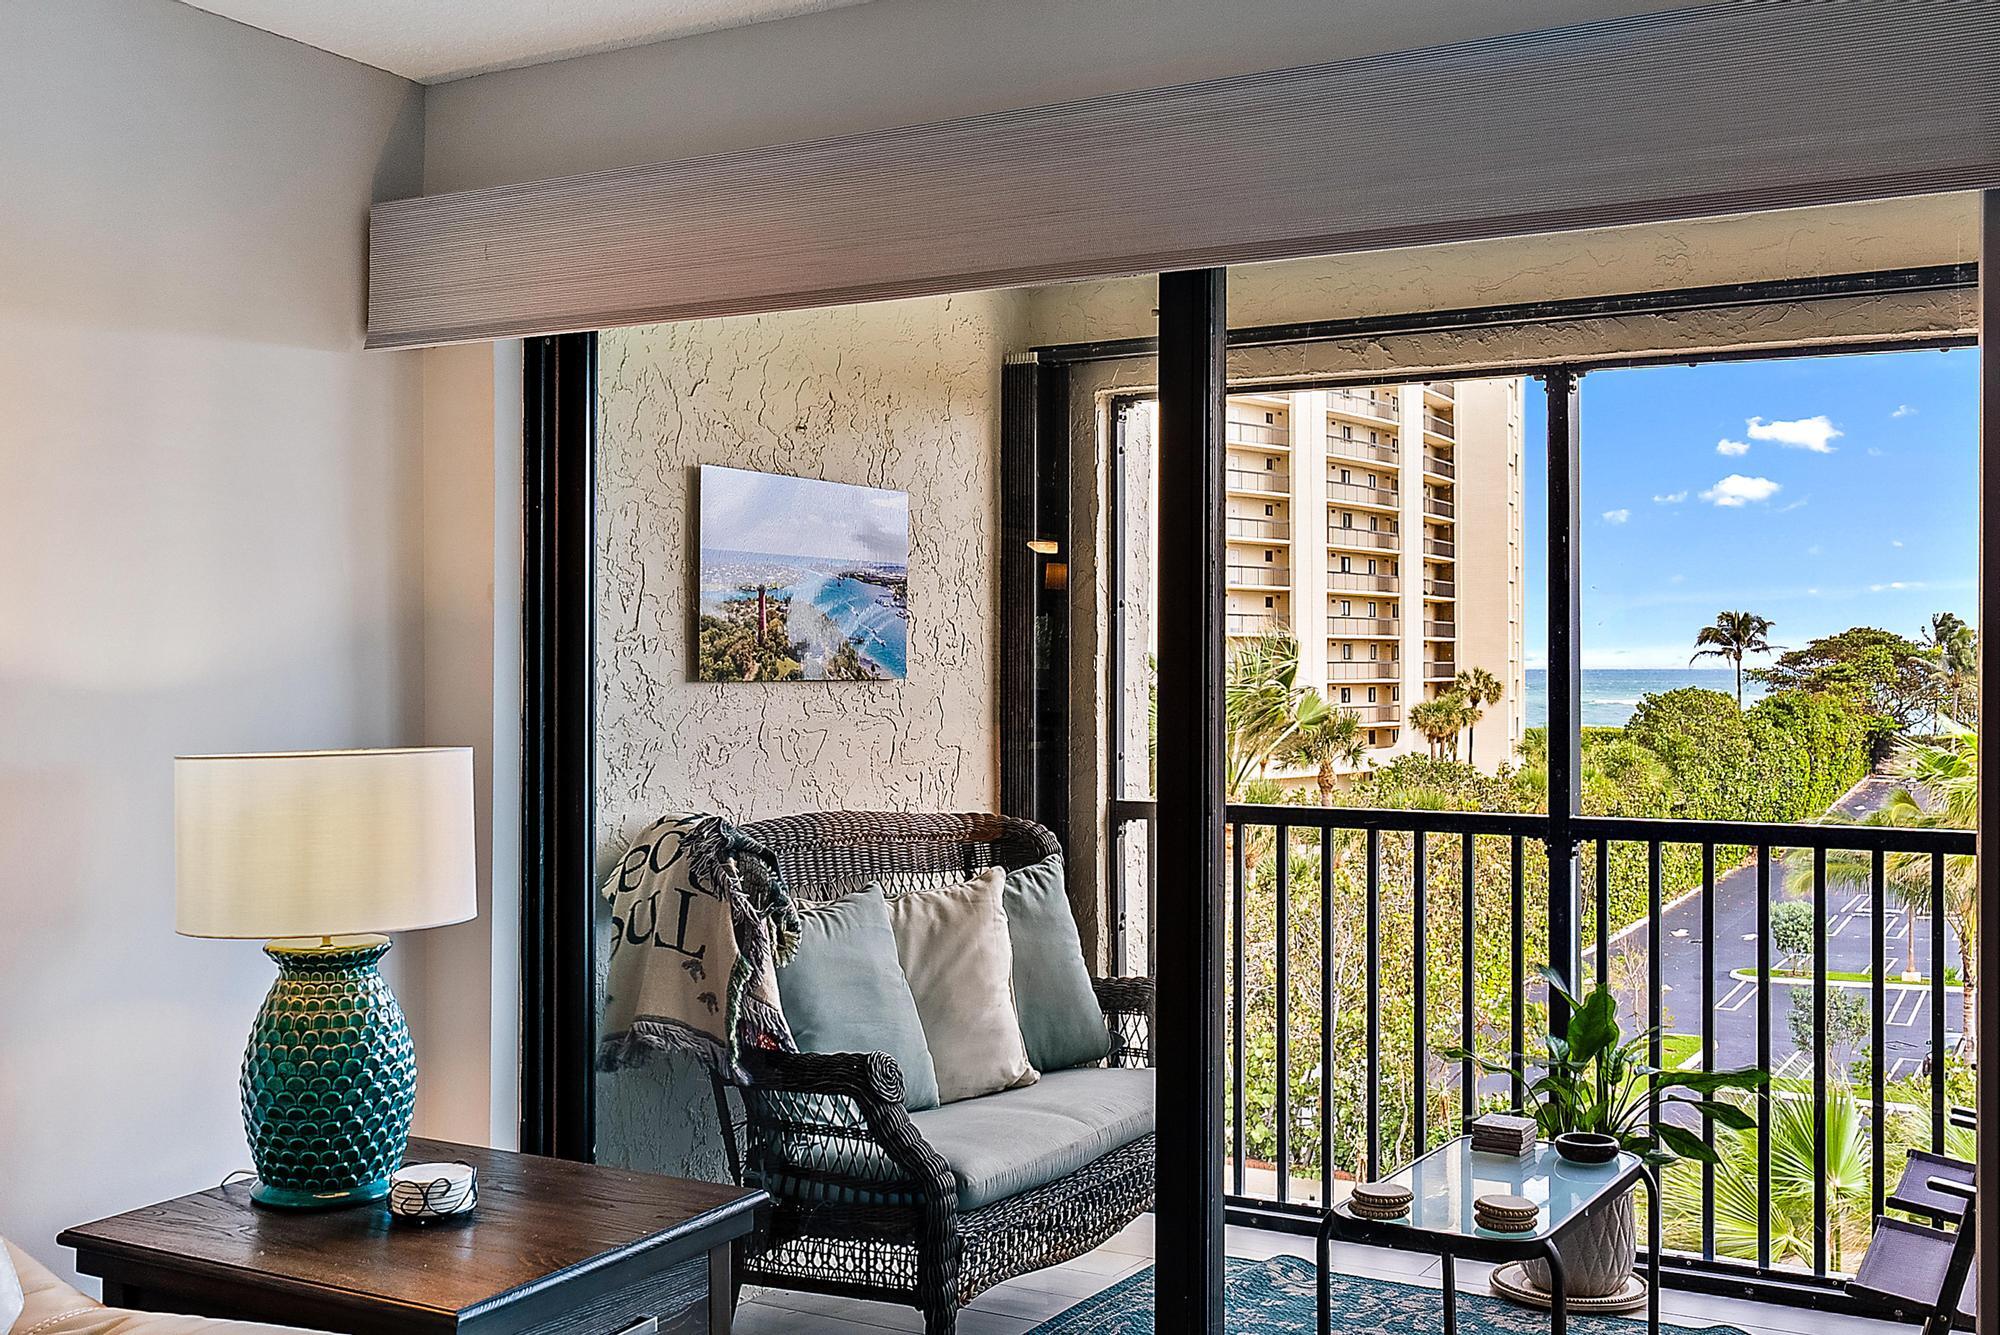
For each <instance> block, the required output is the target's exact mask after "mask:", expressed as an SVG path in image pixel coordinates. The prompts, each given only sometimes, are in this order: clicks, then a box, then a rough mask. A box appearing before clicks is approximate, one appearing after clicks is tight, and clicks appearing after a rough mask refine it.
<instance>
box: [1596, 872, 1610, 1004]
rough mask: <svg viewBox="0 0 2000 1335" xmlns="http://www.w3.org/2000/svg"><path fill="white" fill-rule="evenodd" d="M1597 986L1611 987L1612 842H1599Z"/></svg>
mask: <svg viewBox="0 0 2000 1335" xmlns="http://www.w3.org/2000/svg"><path fill="white" fill-rule="evenodd" d="M1597 985H1598V986H1599V987H1609V986H1611V841H1610V840H1609V839H1599V840H1598V841H1597Z"/></svg>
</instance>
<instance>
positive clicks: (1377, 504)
mask: <svg viewBox="0 0 2000 1335" xmlns="http://www.w3.org/2000/svg"><path fill="white" fill-rule="evenodd" d="M1402 496H1403V493H1402V492H1400V491H1398V490H1397V489H1396V488H1394V487H1371V486H1369V485H1367V484H1366V483H1363V482H1338V481H1335V480H1333V479H1332V478H1329V479H1327V484H1326V500H1327V504H1329V505H1363V506H1371V507H1373V508H1375V509H1378V510H1394V509H1396V508H1397V507H1398V506H1399V505H1401V504H1402Z"/></svg>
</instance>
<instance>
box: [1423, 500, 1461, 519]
mask: <svg viewBox="0 0 2000 1335" xmlns="http://www.w3.org/2000/svg"><path fill="white" fill-rule="evenodd" d="M1453 510H1454V506H1453V505H1452V503H1451V502H1450V501H1448V500H1445V499H1444V498H1443V497H1440V496H1426V497H1424V513H1425V514H1427V515H1429V516H1430V517H1431V518H1432V519H1450V518H1451V517H1452V513H1453Z"/></svg>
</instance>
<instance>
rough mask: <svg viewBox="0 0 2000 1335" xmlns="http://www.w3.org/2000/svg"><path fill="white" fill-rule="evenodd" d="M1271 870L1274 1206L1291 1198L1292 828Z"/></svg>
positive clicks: (1283, 828)
mask: <svg viewBox="0 0 2000 1335" xmlns="http://www.w3.org/2000/svg"><path fill="white" fill-rule="evenodd" d="M1276 844H1277V848H1276V852H1275V853H1273V855H1272V856H1274V857H1275V858H1277V866H1276V867H1275V868H1274V871H1275V873H1276V877H1277V895H1278V903H1277V930H1276V936H1277V941H1276V953H1277V978H1276V980H1275V981H1276V983H1277V987H1278V1003H1277V1007H1276V1010H1277V1014H1276V1016H1275V1018H1274V1023H1275V1024H1276V1026H1277V1034H1276V1038H1277V1046H1278V1053H1277V1057H1278V1080H1277V1083H1278V1097H1277V1104H1276V1107H1275V1108H1274V1109H1273V1111H1274V1112H1275V1114H1276V1117H1277V1122H1278V1125H1277V1127H1276V1130H1277V1133H1278V1154H1277V1161H1278V1203H1279V1204H1280V1205H1282V1204H1284V1203H1285V1202H1286V1201H1289V1200H1290V1199H1291V1198H1292V1181H1291V1179H1292V971H1291V953H1292V935H1291V932H1292V905H1291V901H1292V827H1291V826H1289V825H1280V826H1278V827H1277V837H1276Z"/></svg>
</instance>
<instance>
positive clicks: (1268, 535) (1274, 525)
mask: <svg viewBox="0 0 2000 1335" xmlns="http://www.w3.org/2000/svg"><path fill="white" fill-rule="evenodd" d="M1227 532H1228V534H1229V536H1230V537H1232V538H1249V539H1252V540H1253V541H1262V542H1288V541H1290V539H1291V536H1292V523H1291V521H1290V520H1289V519H1231V520H1230V521H1229V528H1228V530H1227Z"/></svg>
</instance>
